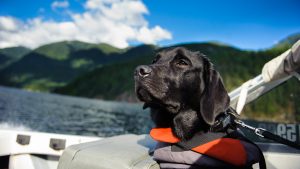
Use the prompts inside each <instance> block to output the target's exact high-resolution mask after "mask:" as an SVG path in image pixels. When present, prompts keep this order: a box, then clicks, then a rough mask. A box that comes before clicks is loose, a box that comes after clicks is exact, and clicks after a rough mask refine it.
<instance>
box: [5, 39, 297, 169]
mask: <svg viewBox="0 0 300 169" xmlns="http://www.w3.org/2000/svg"><path fill="white" fill-rule="evenodd" d="M299 73H300V41H298V42H297V43H295V44H294V45H293V46H292V48H291V49H289V50H287V51H286V52H284V53H283V54H281V55H280V56H278V57H276V58H274V59H273V60H271V61H269V62H268V63H266V64H265V65H264V67H263V69H262V73H261V74H260V75H258V76H257V77H255V78H253V79H250V80H249V81H247V82H245V83H244V84H243V85H241V86H240V87H239V88H237V89H235V90H234V91H232V92H230V94H229V95H230V98H231V107H233V108H235V109H236V110H237V112H238V113H241V112H242V109H243V107H244V105H246V104H248V103H250V102H253V101H255V100H256V99H257V98H258V97H260V96H262V95H263V94H265V93H266V92H268V91H270V90H272V89H274V88H276V87H277V86H278V85H280V84H282V83H283V82H285V81H287V80H289V79H291V78H297V79H298V80H299V81H300V74H299ZM299 87H300V85H299ZM298 104H299V103H298ZM292 128H295V130H297V131H298V135H296V136H295V137H297V138H299V137H300V135H299V131H300V125H297V124H295V125H294V126H293V127H292ZM287 132H288V131H287ZM257 144H258V146H259V147H260V148H261V150H262V151H263V154H264V156H265V159H266V164H267V168H268V169H296V168H300V150H297V149H294V148H292V147H289V146H286V145H283V144H278V143H257ZM155 145H156V142H155V141H154V140H152V139H151V138H150V137H149V136H148V135H134V134H125V135H119V136H114V137H108V138H101V137H86V136H74V135H63V134H51V133H39V132H30V131H13V130H0V169H56V168H58V169H85V168H86V169H101V168H105V169H156V168H159V165H158V164H157V163H156V162H155V161H154V160H153V158H152V155H153V150H154V148H155ZM253 168H259V166H258V165H255V166H253Z"/></svg>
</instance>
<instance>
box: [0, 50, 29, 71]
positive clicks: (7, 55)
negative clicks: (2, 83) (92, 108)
mask: <svg viewBox="0 0 300 169" xmlns="http://www.w3.org/2000/svg"><path fill="white" fill-rule="evenodd" d="M30 51H31V50H30V49H28V48H25V47H21V46H20V47H10V48H3V49H0V69H3V68H4V67H6V66H8V65H9V64H11V63H13V62H15V61H17V60H18V59H20V58H22V57H23V56H24V55H26V54H27V53H29V52H30Z"/></svg>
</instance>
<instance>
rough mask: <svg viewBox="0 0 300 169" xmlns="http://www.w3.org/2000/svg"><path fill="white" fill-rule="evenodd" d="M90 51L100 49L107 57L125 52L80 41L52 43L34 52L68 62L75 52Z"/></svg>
mask: <svg viewBox="0 0 300 169" xmlns="http://www.w3.org/2000/svg"><path fill="white" fill-rule="evenodd" d="M88 49H98V50H100V51H102V52H103V53H104V54H106V55H108V54H112V53H121V52H123V51H124V50H122V49H118V48H115V47H113V46H111V45H108V44H103V43H102V44H92V43H86V42H80V41H63V42H57V43H51V44H47V45H44V46H41V47H39V48H37V49H35V50H34V51H35V52H36V53H38V54H42V55H45V56H48V57H50V58H52V59H56V60H67V59H69V56H70V55H71V54H72V53H73V52H76V51H80V50H88Z"/></svg>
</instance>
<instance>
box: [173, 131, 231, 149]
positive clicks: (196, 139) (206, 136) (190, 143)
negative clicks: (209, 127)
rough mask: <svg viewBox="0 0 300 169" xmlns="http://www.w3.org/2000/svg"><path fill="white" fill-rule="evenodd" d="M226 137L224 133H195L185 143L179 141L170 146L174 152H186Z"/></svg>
mask: <svg viewBox="0 0 300 169" xmlns="http://www.w3.org/2000/svg"><path fill="white" fill-rule="evenodd" d="M225 136H227V133H225V132H207V133H201V132H200V133H196V134H195V135H194V136H193V137H192V138H191V139H189V140H187V141H180V142H178V143H176V144H174V145H172V147H171V150H172V151H173V152H176V151H187V150H191V149H192V148H194V147H197V146H199V145H203V144H205V143H208V142H211V141H213V140H216V139H219V138H222V137H225Z"/></svg>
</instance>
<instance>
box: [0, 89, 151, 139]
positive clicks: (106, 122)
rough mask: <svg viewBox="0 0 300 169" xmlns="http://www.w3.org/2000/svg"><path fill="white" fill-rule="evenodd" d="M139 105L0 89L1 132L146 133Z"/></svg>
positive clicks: (144, 112) (145, 112)
mask: <svg viewBox="0 0 300 169" xmlns="http://www.w3.org/2000/svg"><path fill="white" fill-rule="evenodd" d="M151 126H152V122H151V120H150V117H149V112H148V110H142V105H141V104H130V103H119V102H107V101H100V100H92V99H84V98H76V97H68V96H61V95H54V94H43V93H34V92H27V91H22V90H18V89H12V88H6V87H0V128H5V129H17V130H33V131H41V132H52V133H63V134H79V135H93V136H113V135H119V134H125V133H134V134H142V133H148V132H149V130H150V128H151Z"/></svg>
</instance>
